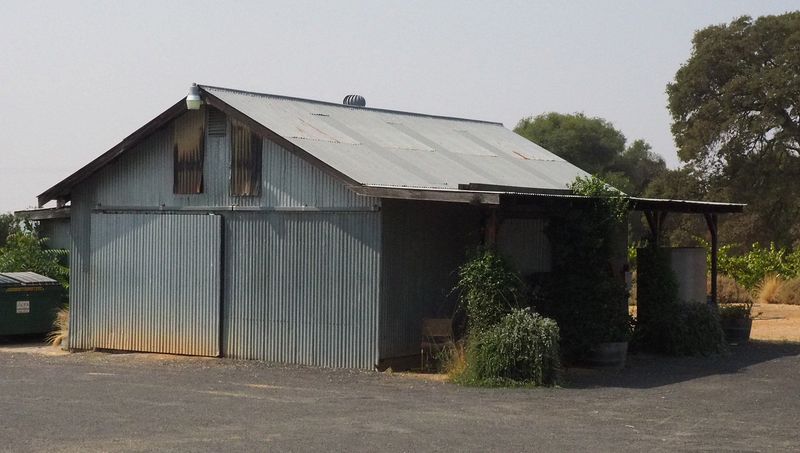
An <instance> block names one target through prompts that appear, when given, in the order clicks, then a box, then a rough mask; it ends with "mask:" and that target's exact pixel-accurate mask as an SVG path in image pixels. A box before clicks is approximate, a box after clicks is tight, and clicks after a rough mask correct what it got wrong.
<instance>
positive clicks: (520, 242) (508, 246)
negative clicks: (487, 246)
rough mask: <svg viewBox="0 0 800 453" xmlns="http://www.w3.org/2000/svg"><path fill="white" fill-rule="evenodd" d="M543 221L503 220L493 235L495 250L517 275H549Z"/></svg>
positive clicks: (549, 266) (546, 239)
mask: <svg viewBox="0 0 800 453" xmlns="http://www.w3.org/2000/svg"><path fill="white" fill-rule="evenodd" d="M546 225H547V220H546V219H505V220H503V221H502V223H501V224H500V228H499V229H498V232H497V251H498V252H499V253H500V254H501V255H502V256H504V257H505V258H506V259H508V261H509V262H510V263H511V265H512V266H514V268H516V270H517V272H519V273H520V274H522V275H529V274H532V273H536V272H550V269H551V267H552V261H551V251H550V241H549V239H548V238H547V235H546V234H545V232H544V229H545V226H546Z"/></svg>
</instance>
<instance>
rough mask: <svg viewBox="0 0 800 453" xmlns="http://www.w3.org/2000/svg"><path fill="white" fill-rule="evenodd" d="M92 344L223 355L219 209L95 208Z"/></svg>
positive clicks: (103, 346) (164, 351)
mask: <svg viewBox="0 0 800 453" xmlns="http://www.w3.org/2000/svg"><path fill="white" fill-rule="evenodd" d="M92 230H93V232H92V235H91V237H92V247H91V249H92V253H91V260H92V262H91V266H90V275H91V278H92V287H91V290H90V297H89V301H90V302H89V316H88V324H89V325H90V329H91V331H92V332H94V333H95V336H94V339H93V341H92V342H91V344H86V345H84V347H97V348H107V349H123V350H133V351H147V352H162V353H173V354H191V355H208V356H216V355H219V346H218V344H219V306H220V304H219V294H220V286H219V285H220V276H219V260H220V252H221V250H220V246H221V238H220V233H221V224H220V217H219V216H208V215H160V214H93V215H92Z"/></svg>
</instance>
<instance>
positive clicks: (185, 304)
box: [39, 86, 587, 369]
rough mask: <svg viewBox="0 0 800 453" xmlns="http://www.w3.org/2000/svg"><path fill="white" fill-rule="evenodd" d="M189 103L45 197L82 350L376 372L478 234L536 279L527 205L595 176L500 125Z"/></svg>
mask: <svg viewBox="0 0 800 453" xmlns="http://www.w3.org/2000/svg"><path fill="white" fill-rule="evenodd" d="M196 92H197V93H198V95H199V97H200V99H201V100H202V106H201V107H199V110H187V104H186V103H185V102H184V100H183V99H181V100H180V101H179V102H177V103H176V104H175V105H173V106H172V107H171V108H169V109H168V110H166V111H165V112H164V113H162V114H161V115H159V116H158V117H156V118H155V119H153V120H152V121H151V122H149V123H148V124H146V125H144V126H143V127H142V128H140V129H139V130H137V131H136V132H134V133H133V134H131V136H129V137H128V138H126V139H125V140H123V141H122V142H121V143H120V144H118V145H117V146H115V147H113V148H111V149H110V150H109V151H107V152H106V153H104V154H102V155H101V156H99V157H98V158H97V159H95V160H94V161H92V162H90V163H89V164H88V165H86V166H85V167H83V168H82V169H80V170H78V171H77V172H76V173H74V174H73V175H71V176H69V177H67V178H66V179H64V180H63V181H61V182H59V183H58V184H56V185H55V186H53V187H52V188H50V189H48V190H47V191H45V192H44V193H42V194H41V195H39V204H40V206H44V205H45V204H46V203H48V202H49V201H53V200H54V201H56V208H55V209H59V208H63V207H66V206H68V207H69V213H70V237H71V241H72V249H71V255H70V269H71V285H70V300H71V319H70V335H71V337H70V346H71V347H73V348H78V349H82V348H109V349H126V350H137V351H154V352H166V353H177V354H197V355H208V356H229V357H237V358H246V359H258V360H268V361H276V362H285V363H300V364H309V365H318V366H328V367H350V368H365V369H372V368H373V367H375V366H383V365H386V364H388V363H391V362H392V361H394V360H400V359H403V358H405V357H408V356H411V355H414V354H417V353H418V351H419V347H418V346H419V339H420V328H421V320H422V318H424V317H429V316H447V315H450V314H451V313H452V310H453V307H454V303H455V301H454V296H453V294H452V292H451V291H450V290H451V288H452V287H453V281H454V276H455V273H454V272H455V270H456V268H457V266H458V265H459V264H460V263H461V262H463V260H464V259H465V257H466V254H467V253H468V252H469V251H470V250H472V249H474V247H475V246H477V245H478V244H480V243H482V242H485V241H486V240H487V238H489V239H490V240H491V241H496V242H497V243H498V244H499V245H500V246H505V247H507V248H508V249H512V250H513V249H517V248H519V247H522V248H523V249H524V250H525V254H522V255H520V257H519V259H520V260H525V259H526V257H527V261H525V262H524V263H522V262H521V263H522V264H523V265H525V266H527V267H526V269H529V270H530V271H532V272H535V271H546V270H547V269H548V266H549V255H548V253H549V251H548V244H547V241H546V238H544V234H543V227H544V224H545V223H546V221H547V213H546V210H542V209H539V208H537V207H536V206H535V204H536V203H530V200H532V199H533V198H530V197H528V198H527V200H528V202H527V204H526V202H522V201H521V200H522V196H521V195H520V192H525V191H527V192H529V193H528V194H527V195H531V194H530V192H535V193H536V194H539V195H540V196H565V197H567V196H569V194H570V192H569V190H568V185H569V184H570V183H571V182H572V181H573V180H574V179H575V177H576V176H586V175H587V174H586V173H585V172H583V171H582V170H580V169H579V168H577V167H575V166H574V165H572V164H570V163H569V162H566V161H565V160H563V159H561V158H559V157H557V156H555V155H554V154H552V153H550V152H548V151H547V150H545V149H543V148H541V147H539V146H537V145H536V144H534V143H532V142H530V141H528V140H526V139H524V138H522V137H519V136H518V135H516V134H514V133H513V132H511V131H510V130H508V129H506V128H505V127H503V126H502V124H499V123H493V122H487V121H478V120H468V119H460V118H452V117H443V116H436V115H426V114H417V113H409V112H398V111H391V110H385V109H374V108H368V107H363V106H359V105H342V104H336V103H329V102H320V101H314V100H307V99H299V98H291V97H285V96H276V95H270V94H262V93H253V92H245V91H240V90H232V89H226V88H218V87H210V86H199V87H198V88H197V90H196ZM193 112H194V113H193ZM187 128H188V129H187ZM198 131H199V135H192V134H196V133H197V132H198ZM246 133H249V134H250V135H249V136H246V135H243V134H246ZM187 137H189V138H190V139H191V140H187ZM243 137H244V138H243ZM247 137H250V139H249V140H248V139H247ZM185 142H186V143H189V145H186V146H188V148H185ZM184 148H185V149H184ZM187 159H188V160H189V161H190V164H187V163H186V162H187ZM179 172H185V173H181V174H182V175H183V176H182V178H183V179H179V178H178V176H177V175H178V173H179ZM242 181H244V183H242ZM240 184H243V185H241V186H240ZM498 219H501V220H504V221H505V223H504V222H498Z"/></svg>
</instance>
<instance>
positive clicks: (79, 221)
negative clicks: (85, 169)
mask: <svg viewBox="0 0 800 453" xmlns="http://www.w3.org/2000/svg"><path fill="white" fill-rule="evenodd" d="M90 188H91V187H90V186H89V185H88V184H87V185H83V186H79V187H77V188H76V189H75V190H74V191H73V194H72V203H71V208H70V235H71V236H72V249H71V250H70V254H69V300H70V313H69V345H70V347H72V348H76V349H88V348H91V347H92V346H91V334H92V332H91V330H90V324H89V312H90V305H89V302H90V301H89V289H90V288H91V282H90V280H89V262H90V250H89V246H90V244H91V238H90V233H91V202H90V201H88V200H90V197H89V196H88V194H87V191H88V189H90Z"/></svg>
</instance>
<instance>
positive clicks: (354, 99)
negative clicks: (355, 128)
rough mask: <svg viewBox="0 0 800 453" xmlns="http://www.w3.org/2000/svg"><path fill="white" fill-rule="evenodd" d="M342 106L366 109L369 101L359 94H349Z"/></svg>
mask: <svg viewBox="0 0 800 453" xmlns="http://www.w3.org/2000/svg"><path fill="white" fill-rule="evenodd" d="M342 104H344V105H349V106H352V107H366V106H367V100H366V99H364V96H359V95H357V94H348V95H347V96H345V97H344V99H343V100H342Z"/></svg>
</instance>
